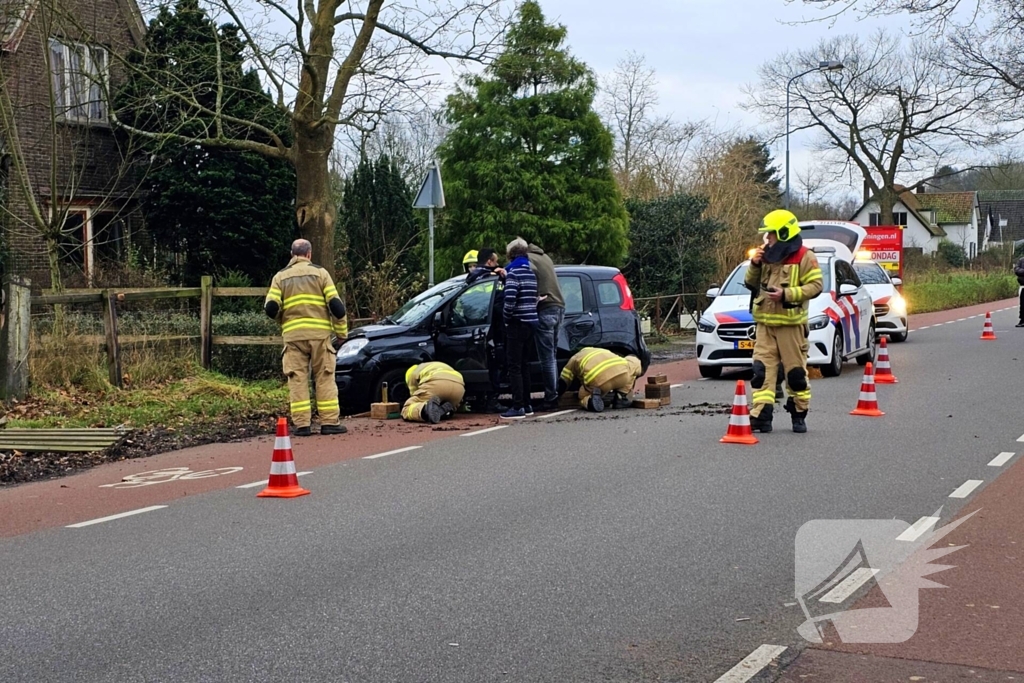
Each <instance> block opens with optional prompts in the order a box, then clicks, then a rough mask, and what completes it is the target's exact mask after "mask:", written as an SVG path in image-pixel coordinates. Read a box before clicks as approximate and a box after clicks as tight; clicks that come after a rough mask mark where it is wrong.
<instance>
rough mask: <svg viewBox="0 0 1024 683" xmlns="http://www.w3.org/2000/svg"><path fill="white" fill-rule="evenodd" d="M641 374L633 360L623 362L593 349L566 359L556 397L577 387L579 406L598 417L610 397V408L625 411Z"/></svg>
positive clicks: (613, 355)
mask: <svg viewBox="0 0 1024 683" xmlns="http://www.w3.org/2000/svg"><path fill="white" fill-rule="evenodd" d="M642 374H643V369H642V368H641V366H640V360H639V359H638V358H637V357H636V356H626V357H625V358H622V357H621V356H618V355H616V354H615V353H613V352H611V351H607V350H605V349H596V348H592V347H588V348H585V349H583V350H581V351H579V352H578V353H577V354H576V355H575V356H573V357H572V358H570V359H569V362H568V363H566V364H565V367H564V368H563V369H562V374H561V375H560V376H559V385H560V386H559V393H560V394H561V393H563V392H565V391H566V390H574V389H575V388H576V387H577V386H579V398H580V406H582V407H583V408H585V409H587V410H589V411H591V412H594V413H600V412H601V411H602V410H604V406H605V401H606V400H607V399H608V398H609V397H610V398H611V402H612V407H613V408H627V407H629V405H630V404H631V403H632V401H631V399H630V393H631V392H632V391H633V384H635V383H636V378H637V377H639V376H640V375H642Z"/></svg>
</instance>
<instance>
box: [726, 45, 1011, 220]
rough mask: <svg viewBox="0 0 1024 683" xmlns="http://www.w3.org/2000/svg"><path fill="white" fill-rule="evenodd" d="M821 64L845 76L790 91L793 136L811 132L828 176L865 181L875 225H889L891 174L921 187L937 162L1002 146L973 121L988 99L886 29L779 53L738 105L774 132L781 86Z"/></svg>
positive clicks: (780, 115) (936, 51)
mask: <svg viewBox="0 0 1024 683" xmlns="http://www.w3.org/2000/svg"><path fill="white" fill-rule="evenodd" d="M820 60H840V61H842V62H843V63H844V64H845V67H846V68H845V69H844V70H843V71H841V72H838V73H825V74H822V75H817V74H816V75H815V76H813V77H807V78H804V79H802V80H798V81H796V82H794V83H793V86H792V93H793V97H792V107H791V111H792V117H793V122H794V125H793V130H804V129H810V130H816V131H818V132H819V139H818V143H817V150H818V151H820V152H822V153H823V154H824V155H826V158H828V159H830V160H831V161H833V162H834V164H835V165H836V168H834V170H841V171H844V172H855V173H856V174H857V175H860V176H861V177H863V179H864V181H865V183H866V184H867V187H868V188H869V189H870V190H871V191H872V192H873V193H874V195H875V197H876V198H877V200H878V202H879V209H880V211H881V214H882V216H881V220H882V221H883V223H889V222H891V221H892V208H893V205H894V204H895V203H896V201H897V200H898V194H899V193H898V191H897V188H896V182H897V177H898V176H900V177H906V176H913V177H918V176H920V175H924V176H925V177H924V178H921V179H920V180H918V181H917V182H916V183H914V184H910V183H904V185H905V186H906V187H908V188H911V189H913V188H917V187H920V186H921V185H922V184H924V183H926V182H927V181H929V180H931V179H933V177H934V173H933V169H934V168H935V166H936V161H937V160H939V159H943V160H946V159H951V158H956V157H957V156H958V155H959V154H961V153H963V151H964V150H965V149H967V148H969V147H970V146H980V145H984V144H991V143H994V142H996V141H998V140H1000V139H1001V135H1000V133H999V132H998V131H996V130H995V129H991V128H987V127H986V126H985V125H983V122H982V121H981V117H980V115H979V112H980V110H981V109H982V106H983V101H984V100H985V98H986V97H987V93H986V91H985V90H984V89H979V88H976V87H974V84H973V83H971V82H970V81H969V80H968V79H967V78H965V77H964V75H963V74H961V73H960V72H958V71H957V70H955V69H950V68H948V66H947V65H948V55H947V53H946V52H945V51H944V48H943V46H941V45H937V44H936V43H935V41H932V40H930V39H925V38H920V39H910V40H908V39H907V38H905V37H902V36H901V37H896V36H893V35H891V34H888V33H886V32H884V31H879V32H877V33H875V34H873V35H872V36H871V37H869V38H867V39H863V40H862V39H861V38H859V37H857V36H841V37H836V38H832V39H829V40H824V41H822V42H821V43H820V44H819V45H818V46H816V47H815V48H813V49H810V50H801V51H798V52H796V53H795V54H789V53H787V54H783V55H780V56H779V57H777V58H776V59H774V60H773V61H771V62H769V63H767V64H765V65H764V66H762V67H761V69H760V76H761V79H760V84H759V85H758V86H757V87H755V88H748V89H747V95H748V102H747V103H746V105H745V106H746V107H747V108H748V109H752V110H754V111H757V112H759V113H760V114H761V116H762V118H763V119H764V120H766V121H768V122H772V123H774V124H776V125H779V124H780V122H782V121H784V120H785V116H786V109H785V106H786V85H787V82H788V81H789V80H790V79H791V77H792V76H793V75H794V74H796V73H799V72H801V71H805V70H808V69H813V68H814V66H815V65H817V64H818V63H819V61H820ZM780 128H781V126H780Z"/></svg>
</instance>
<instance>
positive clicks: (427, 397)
mask: <svg viewBox="0 0 1024 683" xmlns="http://www.w3.org/2000/svg"><path fill="white" fill-rule="evenodd" d="M405 385H406V386H407V387H409V393H410V394H411V395H410V396H409V399H408V400H407V401H406V402H405V405H403V406H402V419H404V420H408V421H409V422H429V423H430V424H437V423H438V422H440V421H441V420H443V419H445V418H449V417H451V416H452V415H454V414H455V410H456V409H457V408H458V407H459V404H460V403H462V398H463V396H465V395H466V384H465V382H464V381H463V379H462V375H461V374H459V372H458V371H457V370H454V369H453V368H452V367H451V366H449V365H447V364H445V363H441V362H437V361H432V362H429V363H420V364H419V365H414V366H412V367H411V368H409V369H408V370H407V371H406V373H405Z"/></svg>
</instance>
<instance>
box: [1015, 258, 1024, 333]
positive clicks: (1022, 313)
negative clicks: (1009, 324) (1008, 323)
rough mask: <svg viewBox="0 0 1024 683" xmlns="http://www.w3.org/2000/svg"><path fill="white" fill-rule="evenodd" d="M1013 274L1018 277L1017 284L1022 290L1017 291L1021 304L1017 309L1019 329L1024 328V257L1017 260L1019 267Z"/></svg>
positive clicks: (1016, 266) (1017, 266)
mask: <svg viewBox="0 0 1024 683" xmlns="http://www.w3.org/2000/svg"><path fill="white" fill-rule="evenodd" d="M1013 274H1014V275H1016V276H1017V284H1019V285H1020V289H1019V290H1017V297H1018V298H1019V299H1020V304H1019V305H1018V307H1017V319H1018V323H1017V327H1024V256H1022V257H1021V258H1019V259H1017V265H1015V266H1014V267H1013Z"/></svg>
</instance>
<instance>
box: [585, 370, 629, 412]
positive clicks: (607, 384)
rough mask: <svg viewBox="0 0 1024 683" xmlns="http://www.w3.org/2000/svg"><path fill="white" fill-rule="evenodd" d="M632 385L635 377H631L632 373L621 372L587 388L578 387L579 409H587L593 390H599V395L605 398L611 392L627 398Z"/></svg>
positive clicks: (627, 371)
mask: <svg viewBox="0 0 1024 683" xmlns="http://www.w3.org/2000/svg"><path fill="white" fill-rule="evenodd" d="M634 384H636V377H635V376H634V375H633V372H632V371H631V370H623V371H622V372H620V373H618V374H616V375H612V376H611V377H609V378H608V379H606V380H604V381H602V382H600V383H599V384H591V385H589V386H587V385H584V386H582V387H580V391H579V398H580V407H581V408H583V409H586V408H587V406H588V405H589V401H590V396H591V394H593V393H594V389H600V390H601V395H602V396H605V397H607V396H609V395H610V394H611V393H612V392H618V393H620V394H622V395H623V396H625V397H627V398H629V396H630V394H631V393H632V392H633V385H634ZM606 400H607V399H606ZM616 407H617V406H616Z"/></svg>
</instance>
